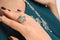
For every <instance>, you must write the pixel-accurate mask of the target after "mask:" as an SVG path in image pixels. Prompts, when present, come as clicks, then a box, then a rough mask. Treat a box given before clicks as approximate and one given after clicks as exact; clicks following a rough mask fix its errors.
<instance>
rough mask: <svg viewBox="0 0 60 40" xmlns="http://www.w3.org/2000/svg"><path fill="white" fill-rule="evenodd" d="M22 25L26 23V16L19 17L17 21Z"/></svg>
mask: <svg viewBox="0 0 60 40" xmlns="http://www.w3.org/2000/svg"><path fill="white" fill-rule="evenodd" d="M17 20H18V21H19V22H20V23H22V22H24V21H25V20H26V18H25V16H19V17H18V19H17Z"/></svg>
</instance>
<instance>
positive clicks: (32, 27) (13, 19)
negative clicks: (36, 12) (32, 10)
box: [0, 0, 58, 40]
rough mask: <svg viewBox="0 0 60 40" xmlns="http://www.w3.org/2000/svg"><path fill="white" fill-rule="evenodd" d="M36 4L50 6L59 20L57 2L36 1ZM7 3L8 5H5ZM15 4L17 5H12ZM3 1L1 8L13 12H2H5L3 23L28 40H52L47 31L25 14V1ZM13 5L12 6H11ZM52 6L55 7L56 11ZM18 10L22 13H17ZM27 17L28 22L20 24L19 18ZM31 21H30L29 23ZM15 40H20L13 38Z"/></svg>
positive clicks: (1, 17) (0, 4)
mask: <svg viewBox="0 0 60 40" xmlns="http://www.w3.org/2000/svg"><path fill="white" fill-rule="evenodd" d="M35 1H36V2H39V3H42V4H45V5H48V7H49V8H50V9H51V11H52V12H53V13H54V15H55V16H56V17H57V18H58V13H57V10H56V5H55V1H53V2H52V0H51V1H48V0H46V1H42V0H35ZM1 2H3V3H1ZM5 2H6V3H5ZM13 2H15V3H17V4H18V5H17V4H16V5H14V4H12V3H13ZM13 2H12V0H11V1H8V0H1V1H0V7H1V6H4V7H6V8H8V9H10V10H11V11H8V10H2V9H1V10H0V12H3V14H4V15H3V16H0V19H1V21H2V22H3V23H5V24H7V25H8V26H10V27H11V28H13V29H14V30H17V31H18V32H20V33H21V34H22V35H23V36H24V37H25V38H26V40H51V38H50V36H49V35H48V34H47V33H46V32H45V30H44V29H43V28H42V27H41V25H39V23H38V22H36V21H35V20H34V19H33V18H31V17H30V16H29V15H27V14H26V13H24V12H25V6H26V5H25V3H24V1H23V0H13ZM10 3H11V4H10ZM52 5H54V6H55V7H54V10H53V7H52ZM17 8H18V9H20V10H21V12H18V11H16V10H17ZM56 14H57V15H56ZM20 15H21V16H25V17H26V21H25V22H23V23H19V22H18V21H17V18H18V17H19V16H20ZM28 20H29V21H28ZM11 38H12V39H13V40H19V39H17V38H15V37H11Z"/></svg>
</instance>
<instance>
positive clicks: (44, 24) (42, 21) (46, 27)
mask: <svg viewBox="0 0 60 40" xmlns="http://www.w3.org/2000/svg"><path fill="white" fill-rule="evenodd" d="M24 1H25V2H26V3H27V5H28V6H29V7H30V8H31V9H32V10H33V11H34V12H35V14H36V15H37V16H38V17H39V19H40V21H41V24H42V26H43V27H44V28H45V29H46V30H48V31H50V32H52V31H51V29H50V28H49V27H48V25H47V23H46V22H45V21H44V20H43V18H42V17H41V16H40V14H39V13H38V12H37V11H36V10H35V8H34V7H33V6H32V5H31V4H30V3H29V2H28V1H27V0H24ZM41 24H40V25H41Z"/></svg>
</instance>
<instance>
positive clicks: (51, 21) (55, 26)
mask: <svg viewBox="0 0 60 40" xmlns="http://www.w3.org/2000/svg"><path fill="white" fill-rule="evenodd" d="M27 1H29V2H30V3H31V5H32V6H33V7H34V8H35V9H36V10H37V11H38V12H39V14H40V15H41V17H42V18H43V19H44V20H45V21H46V22H47V23H48V26H49V28H50V29H51V30H52V31H53V33H51V32H49V31H48V30H45V31H46V32H47V33H48V34H49V35H50V37H51V38H52V40H60V21H59V20H57V18H56V17H55V16H54V15H53V14H52V12H51V11H50V10H49V8H46V7H45V6H44V5H41V4H38V3H36V2H34V1H32V0H27ZM26 13H27V14H28V15H30V16H31V15H32V16H33V17H34V18H37V15H36V14H35V13H34V12H33V11H32V10H31V9H30V7H29V6H28V5H27V6H26ZM0 30H1V31H0V40H8V37H9V36H11V35H12V36H15V37H17V38H18V39H20V40H25V38H24V37H23V36H22V35H21V34H20V33H19V32H17V31H16V30H13V29H12V28H10V27H9V26H7V25H6V24H4V23H2V22H0Z"/></svg>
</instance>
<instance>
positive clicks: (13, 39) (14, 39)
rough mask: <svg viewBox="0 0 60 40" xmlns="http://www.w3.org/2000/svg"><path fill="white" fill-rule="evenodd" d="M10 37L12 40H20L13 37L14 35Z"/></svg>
mask: <svg viewBox="0 0 60 40" xmlns="http://www.w3.org/2000/svg"><path fill="white" fill-rule="evenodd" d="M10 38H11V39H12V40H19V39H18V38H16V37H13V36H10Z"/></svg>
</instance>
